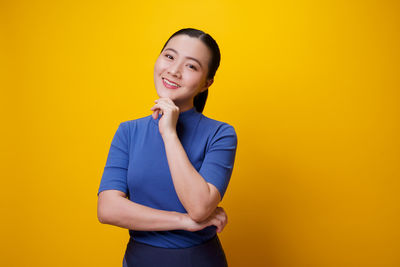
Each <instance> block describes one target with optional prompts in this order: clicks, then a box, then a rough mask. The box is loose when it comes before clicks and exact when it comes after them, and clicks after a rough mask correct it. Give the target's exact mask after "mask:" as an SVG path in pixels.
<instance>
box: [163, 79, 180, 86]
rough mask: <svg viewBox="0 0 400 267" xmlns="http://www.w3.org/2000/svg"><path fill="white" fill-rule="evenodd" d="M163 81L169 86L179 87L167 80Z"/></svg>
mask: <svg viewBox="0 0 400 267" xmlns="http://www.w3.org/2000/svg"><path fill="white" fill-rule="evenodd" d="M163 80H164V82H165V83H166V84H169V85H171V86H176V87H179V85H177V84H176V83H172V82H170V81H168V80H167V79H163Z"/></svg>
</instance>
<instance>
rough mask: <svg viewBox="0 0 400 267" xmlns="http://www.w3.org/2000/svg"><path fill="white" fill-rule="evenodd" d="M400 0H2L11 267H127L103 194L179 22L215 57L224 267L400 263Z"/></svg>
mask: <svg viewBox="0 0 400 267" xmlns="http://www.w3.org/2000/svg"><path fill="white" fill-rule="evenodd" d="M399 7H400V6H399V2H398V1H382V0H381V1H317V0H315V1H287V0H285V1H254V0H248V1H228V0H226V1H217V0H207V1H188V0H185V1H77V0H75V1H71V0H69V1H45V0H41V1H11V0H9V1H5V0H3V1H0V88H1V96H0V111H1V118H0V119H1V125H2V126H1V133H0V138H1V142H0V144H1V147H0V148H1V150H0V151H1V154H0V155H1V158H0V162H1V165H0V167H1V169H0V175H1V186H0V191H1V192H0V203H1V204H0V208H1V210H0V216H1V218H0V219H1V230H0V234H1V237H0V238H1V245H0V246H1V247H0V265H1V266H7V267H8V266H42V267H43V266H121V262H122V256H123V252H124V249H125V246H126V242H127V241H128V230H126V229H122V228H118V227H115V226H109V225H102V224H100V223H99V222H98V221H97V217H96V201H97V195H96V194H97V190H98V186H99V183H100V178H101V175H102V172H103V168H104V165H105V161H106V157H107V153H108V149H109V145H110V143H111V139H112V137H113V135H114V133H115V131H116V129H117V127H118V124H119V123H120V122H122V121H126V120H131V119H135V118H138V117H142V116H147V115H149V114H150V107H151V106H152V103H153V100H154V99H155V98H156V97H157V95H156V93H155V89H154V85H153V65H154V62H155V60H156V58H157V56H158V53H159V52H160V49H161V48H162V46H163V44H164V42H165V41H166V40H167V38H168V37H169V36H170V35H171V34H172V33H173V32H175V31H176V30H178V29H180V28H184V27H195V28H200V29H202V30H204V31H206V32H208V33H210V34H211V35H212V36H213V37H214V38H215V39H216V40H217V42H218V43H219V45H220V49H221V52H222V61H221V66H220V69H219V70H218V72H217V75H216V77H215V83H214V84H213V85H212V87H211V88H210V95H209V99H208V102H207V105H206V108H205V111H204V113H205V115H207V116H209V117H212V118H215V119H218V120H222V121H226V122H228V123H230V124H232V125H233V126H234V127H235V129H236V131H237V134H238V138H239V146H238V151H237V158H236V164H235V169H234V173H233V176H232V180H231V183H230V185H229V188H228V191H227V194H226V196H225V198H224V200H223V202H222V206H223V207H224V208H225V209H226V211H227V213H228V216H229V224H228V225H227V227H226V229H225V230H224V232H223V233H222V234H221V235H220V238H221V240H222V243H223V246H224V248H225V252H226V254H227V257H228V261H229V263H230V266H233V267H234V266H274V267H290V266H296V267H297V266H324V267H325V266H332V267H337V266H343V267H347V266H349V267H350V266H385V267H386V266H400V229H399V225H400V181H399V178H400V170H399V166H400V164H399V160H400V142H399V133H400V132H399V121H400V120H399V119H400V118H399V117H400V116H399V115H400V110H399V107H400V105H399V88H400V87H399V85H400V80H399V77H400V76H399V70H400V68H399V67H400V66H399V64H400V63H399V62H400V58H399V47H400V42H399V41H400V40H399V39H400V38H399V33H400V23H399V14H400V13H399V11H400V9H399Z"/></svg>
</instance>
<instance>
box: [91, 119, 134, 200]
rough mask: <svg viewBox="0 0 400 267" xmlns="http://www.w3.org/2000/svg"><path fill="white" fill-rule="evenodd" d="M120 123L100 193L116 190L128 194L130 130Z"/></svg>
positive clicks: (112, 144) (104, 172) (109, 153)
mask: <svg viewBox="0 0 400 267" xmlns="http://www.w3.org/2000/svg"><path fill="white" fill-rule="evenodd" d="M127 126H128V125H127V124H126V123H120V125H119V126H118V129H117V131H116V133H115V135H114V138H113V140H112V142H111V147H110V151H109V152H108V157H107V162H106V166H105V167H104V171H103V176H102V178H101V182H100V187H99V191H98V192H97V195H99V194H100V192H101V191H104V190H110V189H115V190H119V191H122V192H124V193H126V194H128V184H127V172H128V164H129V129H128V127H127Z"/></svg>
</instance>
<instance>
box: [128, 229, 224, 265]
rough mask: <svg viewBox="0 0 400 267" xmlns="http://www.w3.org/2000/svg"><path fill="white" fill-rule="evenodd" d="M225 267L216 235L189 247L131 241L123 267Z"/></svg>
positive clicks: (221, 249)
mask: <svg viewBox="0 0 400 267" xmlns="http://www.w3.org/2000/svg"><path fill="white" fill-rule="evenodd" d="M160 266H165V267H168V266H173V267H181V266H182V267H205V266H207V267H227V266H228V263H227V261H226V257H225V253H224V250H223V248H222V246H221V242H220V241H219V239H218V236H217V235H215V236H214V237H213V238H212V239H210V240H208V241H207V242H205V243H203V244H200V245H197V246H194V247H189V248H160V247H154V246H150V245H147V244H143V243H139V242H137V241H133V239H132V238H130V240H129V243H128V245H127V247H126V251H125V256H124V260H123V267H160Z"/></svg>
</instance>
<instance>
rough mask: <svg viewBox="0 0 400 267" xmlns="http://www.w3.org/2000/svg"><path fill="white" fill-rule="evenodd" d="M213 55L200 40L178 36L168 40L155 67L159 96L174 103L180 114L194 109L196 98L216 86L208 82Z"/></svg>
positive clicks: (155, 80) (155, 79)
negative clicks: (209, 66) (209, 65)
mask: <svg viewBox="0 0 400 267" xmlns="http://www.w3.org/2000/svg"><path fill="white" fill-rule="evenodd" d="M210 60H211V53H210V51H209V49H208V47H207V46H206V45H205V44H204V43H203V42H202V41H201V40H199V39H197V38H193V37H190V36H188V35H177V36H175V37H173V38H172V39H170V40H169V42H168V44H167V45H166V46H165V48H164V50H163V51H162V52H161V54H160V56H159V57H158V58H157V61H156V63H155V66H154V84H155V87H156V90H157V94H158V96H159V97H160V98H161V97H168V98H170V99H171V100H172V101H174V103H175V105H177V106H178V107H179V109H180V111H181V112H182V111H186V110H188V109H190V108H192V107H193V98H194V97H195V96H196V95H197V94H198V93H199V92H203V91H205V90H206V89H207V88H208V87H209V86H210V85H211V84H212V82H213V80H212V79H209V80H207V74H208V63H209V61H210Z"/></svg>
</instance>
